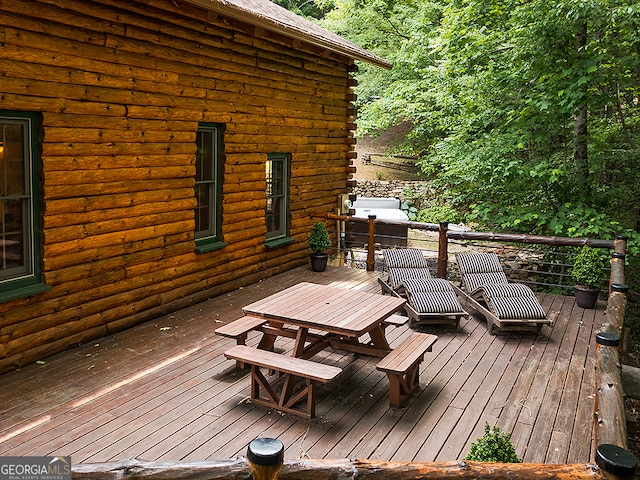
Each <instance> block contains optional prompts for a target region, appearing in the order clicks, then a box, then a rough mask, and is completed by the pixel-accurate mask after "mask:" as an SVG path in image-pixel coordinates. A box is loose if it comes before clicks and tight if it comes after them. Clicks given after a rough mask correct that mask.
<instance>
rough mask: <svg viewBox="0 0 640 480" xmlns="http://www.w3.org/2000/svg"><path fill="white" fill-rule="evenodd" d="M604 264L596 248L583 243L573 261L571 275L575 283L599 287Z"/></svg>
mask: <svg viewBox="0 0 640 480" xmlns="http://www.w3.org/2000/svg"><path fill="white" fill-rule="evenodd" d="M604 266H605V265H604V260H603V258H602V257H601V256H600V252H599V251H598V249H597V248H593V247H590V246H589V245H584V246H583V247H582V249H581V250H580V252H579V253H578V255H576V258H575V260H574V261H573V268H572V269H571V277H572V278H573V280H574V281H575V282H576V285H584V286H587V287H594V288H599V287H600V284H601V283H602V270H603V268H604Z"/></svg>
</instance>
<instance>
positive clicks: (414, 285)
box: [402, 278, 453, 293]
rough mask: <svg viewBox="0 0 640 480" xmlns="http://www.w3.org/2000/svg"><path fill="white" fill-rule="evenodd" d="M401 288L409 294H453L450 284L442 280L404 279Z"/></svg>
mask: <svg viewBox="0 0 640 480" xmlns="http://www.w3.org/2000/svg"><path fill="white" fill-rule="evenodd" d="M402 286H403V287H404V288H405V289H406V290H408V291H409V292H412V293H415V292H453V288H452V287H451V284H450V283H449V282H447V281H446V280H444V279H442V278H428V279H427V278H421V279H406V280H404V281H403V282H402Z"/></svg>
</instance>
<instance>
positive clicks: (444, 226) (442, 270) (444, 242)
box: [438, 222, 449, 278]
mask: <svg viewBox="0 0 640 480" xmlns="http://www.w3.org/2000/svg"><path fill="white" fill-rule="evenodd" d="M448 231H449V223H448V222H440V229H439V230H438V232H439V233H438V278H447V265H448V263H449V244H448V241H449V240H448V238H447V232H448Z"/></svg>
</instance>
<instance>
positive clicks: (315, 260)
mask: <svg viewBox="0 0 640 480" xmlns="http://www.w3.org/2000/svg"><path fill="white" fill-rule="evenodd" d="M327 260H329V255H327V254H326V253H319V254H318V253H312V254H311V270H313V271H314V272H324V271H325V269H326V268H327Z"/></svg>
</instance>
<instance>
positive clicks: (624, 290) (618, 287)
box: [611, 283, 629, 293]
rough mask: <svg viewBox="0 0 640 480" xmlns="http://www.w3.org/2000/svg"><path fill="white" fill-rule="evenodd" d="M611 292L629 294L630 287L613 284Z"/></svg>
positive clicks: (622, 284)
mask: <svg viewBox="0 0 640 480" xmlns="http://www.w3.org/2000/svg"><path fill="white" fill-rule="evenodd" d="M611 291H612V292H622V293H627V292H628V291H629V285H625V284H624V283H612V284H611Z"/></svg>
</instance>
